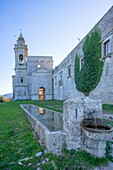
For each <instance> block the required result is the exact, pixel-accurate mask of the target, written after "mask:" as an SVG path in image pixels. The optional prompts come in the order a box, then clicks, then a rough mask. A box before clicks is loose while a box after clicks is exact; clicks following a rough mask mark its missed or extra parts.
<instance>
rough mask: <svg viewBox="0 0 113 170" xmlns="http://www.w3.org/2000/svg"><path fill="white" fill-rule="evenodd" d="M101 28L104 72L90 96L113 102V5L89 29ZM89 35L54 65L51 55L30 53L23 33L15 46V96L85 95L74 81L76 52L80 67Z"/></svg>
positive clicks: (39, 97) (21, 97)
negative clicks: (83, 49) (78, 89)
mask: <svg viewBox="0 0 113 170" xmlns="http://www.w3.org/2000/svg"><path fill="white" fill-rule="evenodd" d="M97 28H98V29H99V30H100V31H101V44H102V47H101V48H102V51H101V58H102V60H104V61H105V62H104V68H103V72H102V76H101V79H100V82H99V84H98V85H97V87H96V88H95V89H94V90H93V91H92V92H91V93H90V96H92V97H96V98H99V99H101V100H102V102H103V103H112V102H113V6H112V7H111V8H110V9H109V11H108V12H107V13H106V14H105V15H104V16H103V17H102V19H101V20H100V21H99V22H98V23H97V24H96V25H95V26H94V27H93V28H92V30H91V31H90V32H89V33H88V35H90V34H91V33H92V32H93V31H94V30H95V29H97ZM85 39H86V37H84V38H83V39H82V41H80V43H79V44H78V45H77V46H76V47H75V48H74V49H73V50H72V51H71V52H70V53H69V54H68V55H67V57H66V58H65V59H64V60H63V61H62V62H61V63H60V64H59V65H58V66H57V67H55V68H54V69H53V59H52V57H51V56H28V48H27V45H26V44H25V40H24V38H23V36H22V34H20V36H19V38H18V40H17V43H16V44H15V46H14V51H15V76H13V95H14V100H22V99H30V100H43V99H45V100H47V99H57V100H66V99H68V98H72V97H77V96H83V93H81V92H79V91H77V89H76V85H75V81H74V65H75V57H76V54H79V56H80V67H81V65H82V62H83V57H84V56H83V51H82V47H83V44H84V42H85Z"/></svg>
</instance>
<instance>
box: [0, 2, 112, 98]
mask: <svg viewBox="0 0 113 170" xmlns="http://www.w3.org/2000/svg"><path fill="white" fill-rule="evenodd" d="M112 5H113V1H112V0H18V1H17V0H0V23H1V28H0V32H1V34H0V68H1V69H0V70H1V71H0V94H1V95H3V94H6V93H10V92H12V75H14V74H15V73H14V62H15V56H14V50H13V48H14V44H15V43H16V40H17V38H18V36H19V34H20V29H22V33H23V36H24V38H25V41H26V44H28V50H29V55H46V56H49V55H50V56H53V60H54V67H55V66H57V65H58V64H59V63H60V62H61V61H62V60H63V59H64V58H65V57H66V56H67V55H68V54H69V53H70V51H71V50H72V49H73V48H74V47H75V46H76V45H77V44H78V43H79V41H78V39H77V38H80V39H82V38H84V36H85V35H86V34H87V33H88V32H89V31H90V30H91V28H92V27H93V26H94V25H95V24H96V23H97V22H98V21H99V20H100V19H101V17H102V16H103V15H104V14H105V13H106V12H107V11H108V10H109V8H110V7H111V6H112Z"/></svg>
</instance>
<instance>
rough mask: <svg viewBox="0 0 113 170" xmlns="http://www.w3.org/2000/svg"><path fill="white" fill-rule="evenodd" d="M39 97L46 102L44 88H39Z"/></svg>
mask: <svg viewBox="0 0 113 170" xmlns="http://www.w3.org/2000/svg"><path fill="white" fill-rule="evenodd" d="M38 97H39V100H44V99H45V88H43V87H40V88H39V90H38Z"/></svg>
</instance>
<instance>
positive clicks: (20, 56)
mask: <svg viewBox="0 0 113 170" xmlns="http://www.w3.org/2000/svg"><path fill="white" fill-rule="evenodd" d="M23 59H24V57H23V54H20V55H19V62H20V63H22V62H23Z"/></svg>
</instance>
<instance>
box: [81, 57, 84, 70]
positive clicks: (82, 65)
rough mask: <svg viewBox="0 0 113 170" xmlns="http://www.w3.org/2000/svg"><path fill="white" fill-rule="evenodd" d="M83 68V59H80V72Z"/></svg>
mask: <svg viewBox="0 0 113 170" xmlns="http://www.w3.org/2000/svg"><path fill="white" fill-rule="evenodd" d="M83 66H84V58H81V59H80V70H81V69H82V68H83Z"/></svg>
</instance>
